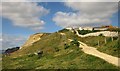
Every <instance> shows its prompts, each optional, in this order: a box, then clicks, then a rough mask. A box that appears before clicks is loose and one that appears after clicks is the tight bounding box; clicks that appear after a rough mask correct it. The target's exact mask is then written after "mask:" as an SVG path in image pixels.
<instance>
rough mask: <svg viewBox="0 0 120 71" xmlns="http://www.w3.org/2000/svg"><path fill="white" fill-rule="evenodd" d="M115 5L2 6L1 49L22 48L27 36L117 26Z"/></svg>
mask: <svg viewBox="0 0 120 71" xmlns="http://www.w3.org/2000/svg"><path fill="white" fill-rule="evenodd" d="M80 3H81V2H80ZM117 4H118V3H117V2H114V3H109V2H103V3H98V2H96V3H92V2H89V3H81V5H80V4H79V3H75V2H71V3H69V2H34V3H31V2H28V3H24V2H23V3H13V2H12V3H10V2H8V3H3V9H0V10H3V14H2V15H1V18H0V19H1V21H2V25H1V26H2V31H1V32H0V33H1V37H0V39H1V40H0V42H2V44H3V47H2V49H6V48H8V47H16V46H17V45H18V46H20V45H22V44H23V43H24V42H25V41H26V40H27V38H28V37H29V36H30V35H31V34H35V33H38V32H39V33H53V32H56V31H58V30H61V29H63V28H65V27H66V26H72V27H78V26H102V25H113V26H118V10H117V9H118V8H117ZM87 5H88V6H89V7H88V6H87ZM86 6H87V7H86ZM95 6H96V7H95ZM103 7H104V8H103ZM19 8H20V10H19ZM89 8H90V9H89ZM98 8H99V9H100V10H99V9H98ZM2 36H3V38H2ZM3 39H4V41H2V40H3ZM11 41H12V42H11ZM16 42H17V44H16ZM5 44H8V45H5Z"/></svg>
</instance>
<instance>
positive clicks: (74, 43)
mask: <svg viewBox="0 0 120 71" xmlns="http://www.w3.org/2000/svg"><path fill="white" fill-rule="evenodd" d="M71 45H76V46H77V47H79V45H80V43H79V42H78V40H77V39H74V40H73V41H71Z"/></svg>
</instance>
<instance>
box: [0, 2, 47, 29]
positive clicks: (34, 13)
mask: <svg viewBox="0 0 120 71" xmlns="http://www.w3.org/2000/svg"><path fill="white" fill-rule="evenodd" d="M1 5H2V6H0V7H1V8H0V12H2V17H5V18H8V19H10V20H11V21H12V22H13V25H14V26H19V27H25V28H30V29H34V30H39V29H42V28H43V25H44V24H45V21H43V20H42V19H41V17H42V16H44V15H46V14H48V13H49V10H48V9H45V8H44V7H42V6H40V5H38V4H37V3H32V2H3V3H2V4H1Z"/></svg>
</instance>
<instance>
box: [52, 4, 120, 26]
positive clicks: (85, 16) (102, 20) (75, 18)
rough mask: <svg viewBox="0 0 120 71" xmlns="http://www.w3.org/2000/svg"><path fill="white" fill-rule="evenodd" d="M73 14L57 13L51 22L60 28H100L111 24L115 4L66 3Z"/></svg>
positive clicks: (115, 9) (115, 7)
mask: <svg viewBox="0 0 120 71" xmlns="http://www.w3.org/2000/svg"><path fill="white" fill-rule="evenodd" d="M65 6H67V7H68V8H71V9H72V10H73V11H74V12H61V11H59V12H57V13H56V14H55V16H54V17H53V21H54V22H55V23H56V24H57V25H58V26H61V27H79V26H101V25H109V24H111V21H110V18H111V17H112V15H113V14H114V13H116V12H117V9H118V7H117V6H118V3H117V2H66V3H65Z"/></svg>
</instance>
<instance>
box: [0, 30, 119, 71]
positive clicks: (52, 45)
mask: <svg viewBox="0 0 120 71" xmlns="http://www.w3.org/2000/svg"><path fill="white" fill-rule="evenodd" d="M68 39H72V40H75V39H76V41H72V42H71V41H69V40H68ZM77 40H81V41H85V40H87V39H85V40H83V39H81V38H78V37H77V35H75V33H74V32H71V31H69V30H66V29H63V30H60V31H59V32H55V33H52V34H49V35H46V36H44V37H42V38H41V39H40V40H39V41H37V42H35V43H34V44H33V45H31V46H28V47H23V48H22V49H20V50H18V51H16V52H14V53H12V54H11V55H10V56H6V57H5V56H3V65H2V67H3V69H117V68H118V67H116V66H114V65H112V64H110V63H108V62H106V61H104V60H102V59H100V58H97V57H94V56H91V55H88V54H85V53H84V52H82V51H81V49H80V48H78V45H76V42H77ZM38 51H43V55H42V57H39V56H38V55H35V54H34V53H36V52H38Z"/></svg>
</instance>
